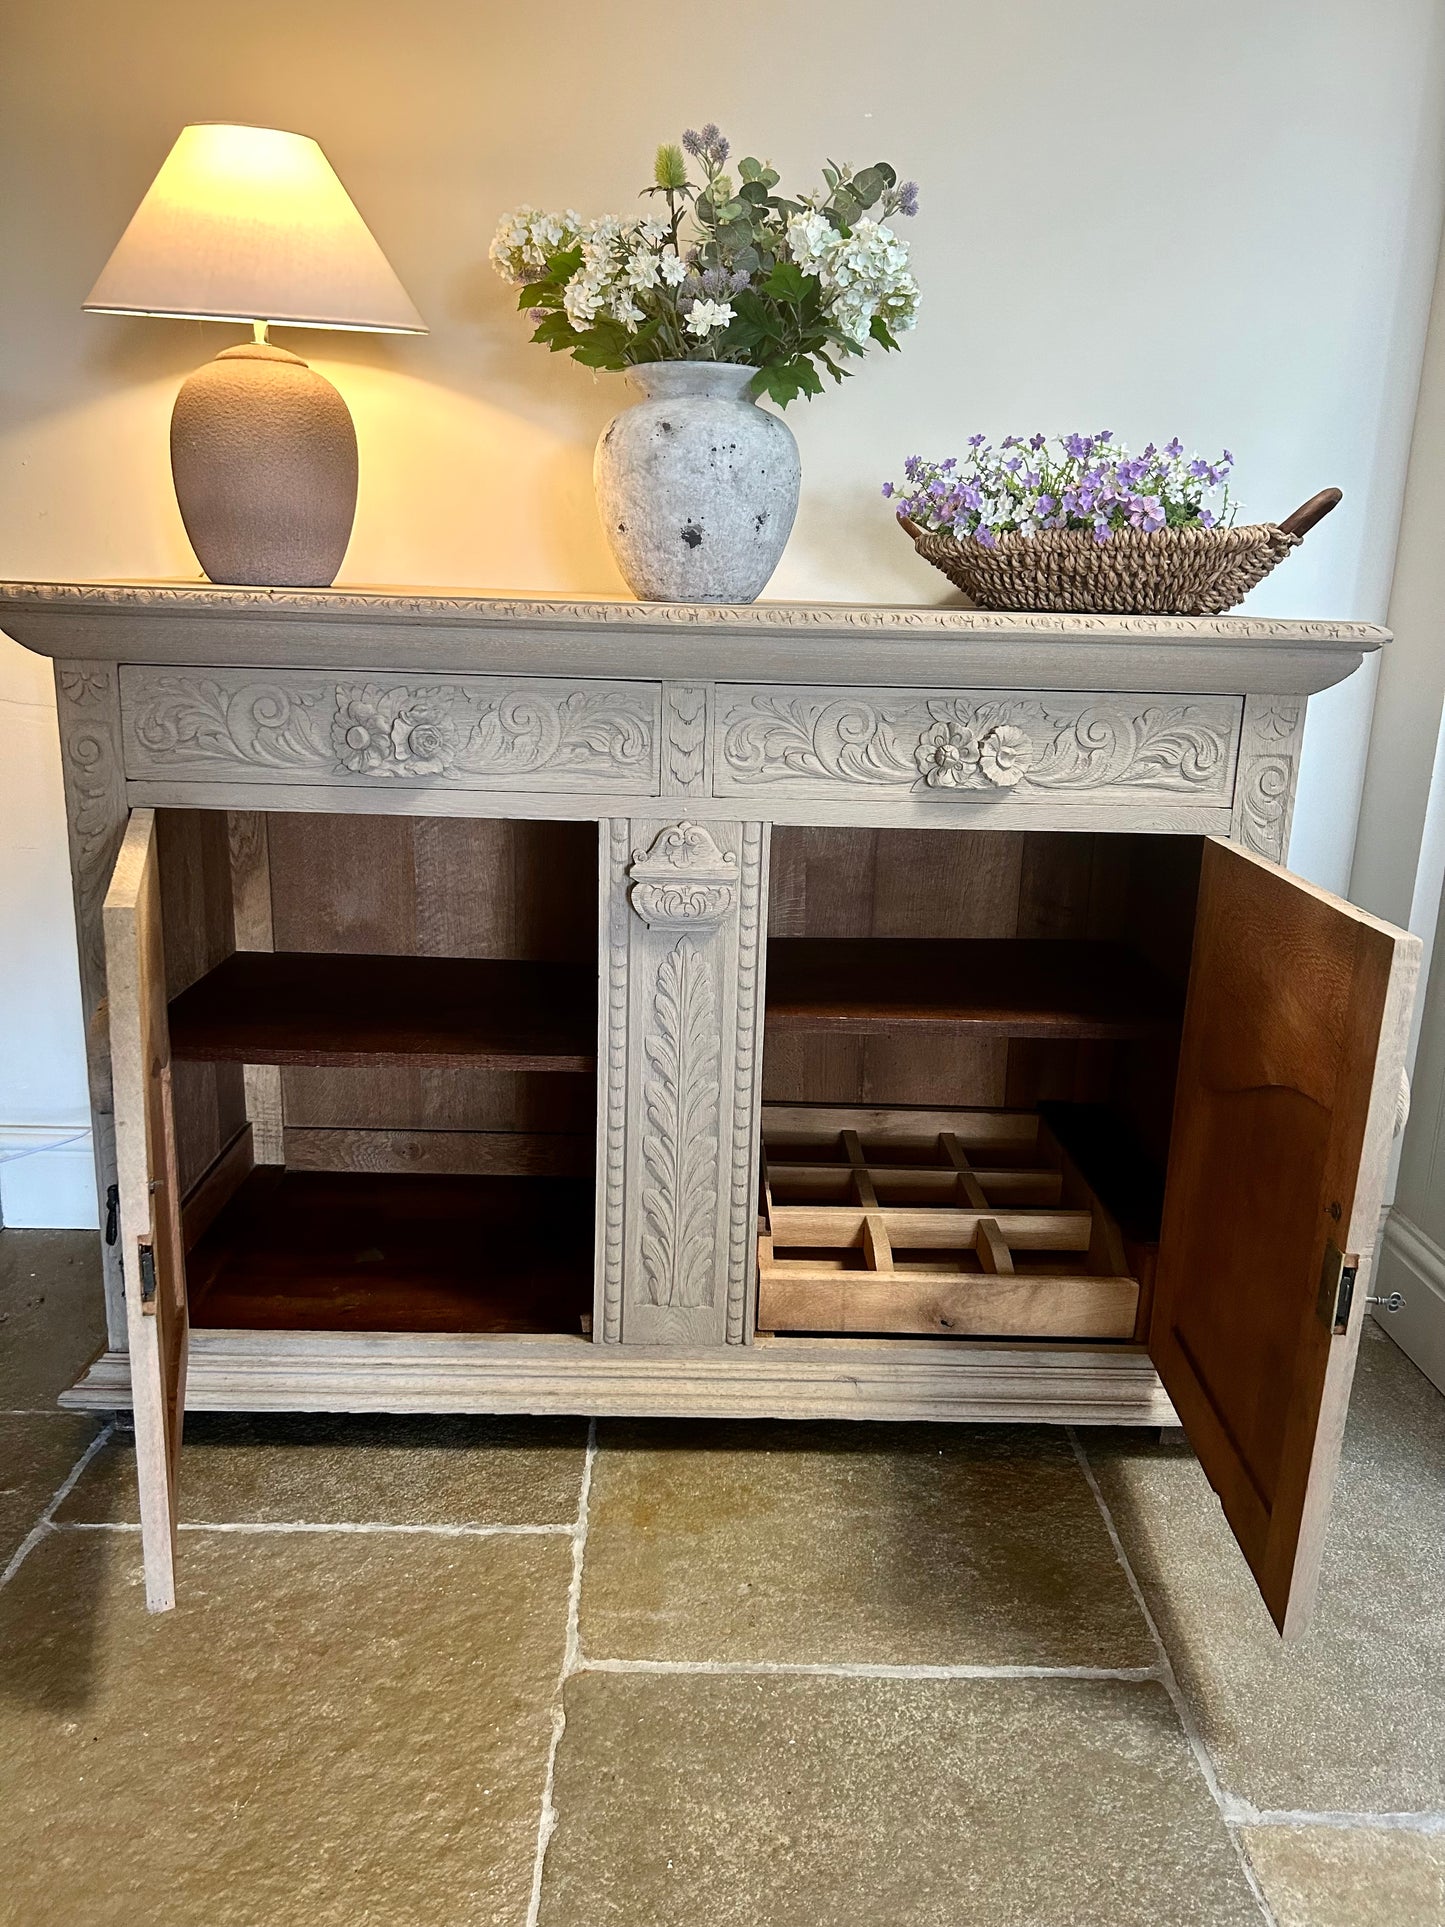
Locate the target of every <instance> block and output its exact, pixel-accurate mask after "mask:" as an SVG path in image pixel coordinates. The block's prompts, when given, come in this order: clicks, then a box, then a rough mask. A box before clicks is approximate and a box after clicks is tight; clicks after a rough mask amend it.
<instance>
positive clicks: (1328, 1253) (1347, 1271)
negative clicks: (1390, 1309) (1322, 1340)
mask: <svg viewBox="0 0 1445 1927" xmlns="http://www.w3.org/2000/svg"><path fill="white" fill-rule="evenodd" d="M1359 1270H1360V1261H1359V1259H1358V1258H1357V1257H1354V1256H1353V1255H1351V1254H1348V1253H1346V1252H1343V1251H1341V1250H1340V1248H1339V1246H1338V1245H1337V1244H1336V1243H1335V1242H1334V1240H1333V1239H1331V1240H1329V1241H1328V1242H1327V1243H1326V1245H1325V1262H1324V1265H1323V1267H1322V1268H1321V1271H1320V1295H1319V1301H1318V1303H1319V1314H1320V1318H1321V1320H1322V1321H1323V1322H1324V1323H1325V1324H1326V1325H1328V1326H1329V1328H1330V1331H1331V1332H1332V1333H1334V1334H1335V1336H1337V1337H1338V1336H1339V1334H1340V1333H1342V1332H1345V1331H1348V1330H1349V1325H1350V1307H1351V1305H1352V1304H1353V1303H1354V1301H1355V1279H1356V1278H1357V1277H1358V1276H1359Z"/></svg>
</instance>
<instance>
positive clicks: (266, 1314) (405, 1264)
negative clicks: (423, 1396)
mask: <svg viewBox="0 0 1445 1927" xmlns="http://www.w3.org/2000/svg"><path fill="white" fill-rule="evenodd" d="M592 1219H593V1201H592V1182H591V1179H590V1178H457V1177H415V1176H411V1175H410V1174H407V1175H396V1174H388V1175H386V1176H381V1177H378V1176H375V1175H365V1176H363V1175H359V1174H357V1173H354V1172H346V1173H330V1172H319V1171H283V1170H282V1169H281V1168H280V1167H279V1166H276V1165H268V1166H258V1167H257V1168H256V1169H255V1170H254V1171H252V1172H251V1173H250V1175H249V1176H248V1177H247V1178H246V1179H245V1181H244V1182H243V1183H242V1184H241V1186H240V1187H239V1189H238V1190H237V1191H236V1193H235V1195H234V1196H233V1197H232V1198H231V1199H230V1200H229V1201H228V1202H227V1204H226V1205H225V1206H224V1208H223V1209H222V1210H221V1212H220V1213H219V1215H218V1216H217V1217H216V1219H215V1221H214V1223H212V1224H211V1225H210V1226H209V1228H208V1229H207V1230H206V1232H205V1233H204V1235H203V1236H202V1237H201V1239H200V1241H199V1242H198V1243H197V1244H196V1245H195V1246H194V1247H193V1249H192V1250H191V1252H190V1253H189V1255H188V1257H187V1259H186V1282H187V1290H188V1296H189V1298H190V1308H191V1324H192V1325H193V1326H194V1327H197V1328H200V1327H210V1328H221V1329H230V1330H241V1331H258V1330H259V1331H362V1332H569V1333H574V1334H576V1333H580V1332H581V1331H582V1329H583V1324H582V1320H583V1318H584V1317H585V1315H586V1314H587V1313H589V1312H590V1311H591V1309H592Z"/></svg>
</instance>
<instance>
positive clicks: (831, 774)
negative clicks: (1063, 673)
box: [720, 690, 1240, 803]
mask: <svg viewBox="0 0 1445 1927" xmlns="http://www.w3.org/2000/svg"><path fill="white" fill-rule="evenodd" d="M1239 714H1240V705H1239V702H1238V700H1237V699H1234V698H1230V697H1216V698H1207V697H1202V698H1198V699H1184V700H1178V699H1171V698H1168V697H1157V698H1148V697H1146V698H1142V699H1140V698H1129V697H1121V698H1117V699H1112V700H1111V699H1108V698H1103V699H1094V700H1090V699H1088V698H1086V697H1079V698H1069V697H1066V696H1058V697H1037V696H1024V695H1017V696H1012V695H1009V696H999V697H978V698H973V697H967V696H959V697H952V698H950V697H933V698H923V699H920V698H910V697H909V696H907V695H906V694H899V695H898V696H896V697H894V696H878V697H865V696H845V697H837V698H834V699H832V700H829V699H828V698H827V697H824V696H816V695H813V694H811V693H807V692H802V691H797V692H794V691H772V690H756V691H751V692H743V691H740V692H737V694H736V696H735V698H734V706H733V708H732V709H731V711H728V712H725V714H724V718H723V733H722V740H721V745H720V768H721V770H725V771H726V773H727V778H728V779H729V780H728V781H727V782H725V783H722V784H720V789H722V790H723V791H724V792H726V791H727V790H743V789H747V790H751V789H756V788H758V787H762V786H766V785H768V784H771V783H778V782H786V781H789V780H793V779H797V778H799V777H811V778H824V779H828V780H830V781H832V782H835V783H846V784H850V785H868V786H878V787H886V788H892V789H900V788H905V787H906V788H909V789H912V790H913V791H915V792H917V793H926V792H927V791H930V790H975V791H989V790H1000V789H1003V790H1014V791H1018V792H1021V793H1022V792H1030V791H1046V790H1100V789H1105V788H1115V787H1119V788H1125V789H1132V790H1140V789H1147V790H1155V791H1164V792H1166V793H1169V794H1173V795H1182V796H1189V797H1192V798H1196V799H1197V800H1199V801H1201V802H1208V801H1211V800H1216V799H1217V800H1218V801H1219V802H1220V803H1224V802H1227V801H1228V798H1229V791H1230V778H1231V772H1232V766H1233V751H1234V742H1235V736H1236V732H1237V730H1238V725H1239Z"/></svg>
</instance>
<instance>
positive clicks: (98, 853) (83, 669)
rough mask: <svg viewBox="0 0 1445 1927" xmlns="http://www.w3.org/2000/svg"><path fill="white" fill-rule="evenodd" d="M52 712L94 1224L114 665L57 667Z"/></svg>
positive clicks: (109, 1168)
mask: <svg viewBox="0 0 1445 1927" xmlns="http://www.w3.org/2000/svg"><path fill="white" fill-rule="evenodd" d="M55 707H56V714H57V718H58V721H59V724H60V761H61V770H62V773H63V777H64V782H65V818H66V831H67V834H68V837H69V841H70V884H71V893H72V897H73V900H74V903H75V935H76V947H77V950H78V953H79V962H80V1001H81V1011H82V1015H83V1018H84V1022H85V1054H86V1065H87V1070H88V1074H89V1081H90V1113H91V1133H92V1144H93V1148H94V1153H95V1177H96V1189H97V1193H98V1195H99V1198H100V1202H101V1222H102V1223H104V1222H105V1199H106V1195H107V1193H108V1192H109V1190H110V1187H111V1186H112V1185H113V1184H114V1183H115V1182H116V1167H115V1104H114V1098H113V1096H112V1091H111V1068H110V1033H109V1026H108V1024H107V1017H106V1010H105V934H104V928H103V924H102V919H101V909H102V906H103V904H104V902H105V892H106V888H107V886H108V885H109V882H110V876H111V872H112V870H113V869H114V868H115V859H116V855H117V853H118V852H119V849H120V844H121V838H122V837H123V835H124V834H125V824H126V814H127V812H126V801H125V778H124V774H123V772H122V768H121V736H120V685H119V678H118V674H117V671H116V669H115V666H114V665H113V664H111V663H103V662H58V663H57V664H56V665H55ZM101 1252H102V1259H101V1262H102V1273H103V1278H104V1289H105V1318H106V1331H107V1335H108V1337H109V1341H110V1346H111V1349H112V1350H113V1351H123V1350H124V1349H125V1347H126V1344H127V1337H126V1315H125V1284H124V1280H123V1279H122V1276H121V1263H120V1251H119V1247H118V1246H114V1245H105V1244H104V1243H102V1247H101Z"/></svg>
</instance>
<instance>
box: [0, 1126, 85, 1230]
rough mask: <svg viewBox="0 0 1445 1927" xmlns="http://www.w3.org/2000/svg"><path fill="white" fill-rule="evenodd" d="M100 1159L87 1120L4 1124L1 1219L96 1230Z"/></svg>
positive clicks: (0, 1132)
mask: <svg viewBox="0 0 1445 1927" xmlns="http://www.w3.org/2000/svg"><path fill="white" fill-rule="evenodd" d="M99 1222H100V1220H99V1217H98V1216H97V1213H96V1202H95V1162H94V1158H93V1155H92V1152H91V1144H90V1131H89V1129H88V1128H87V1127H86V1126H85V1125H83V1124H0V1225H8V1226H9V1227H10V1229H11V1230H20V1229H39V1228H47V1229H55V1230H62V1231H93V1230H94V1229H95V1227H96V1226H97V1225H98V1224H99Z"/></svg>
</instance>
